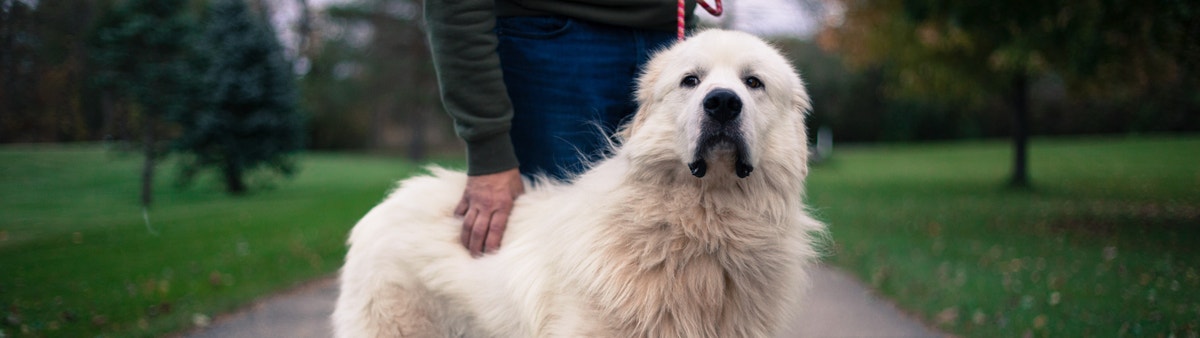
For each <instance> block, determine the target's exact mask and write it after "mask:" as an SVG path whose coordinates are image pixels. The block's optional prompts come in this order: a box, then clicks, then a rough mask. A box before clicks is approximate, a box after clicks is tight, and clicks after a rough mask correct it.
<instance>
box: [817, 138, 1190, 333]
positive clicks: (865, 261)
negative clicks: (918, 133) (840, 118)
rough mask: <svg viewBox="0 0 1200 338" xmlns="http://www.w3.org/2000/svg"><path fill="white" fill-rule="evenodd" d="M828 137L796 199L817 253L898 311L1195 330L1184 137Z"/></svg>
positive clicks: (994, 325) (1059, 326) (961, 323)
mask: <svg viewBox="0 0 1200 338" xmlns="http://www.w3.org/2000/svg"><path fill="white" fill-rule="evenodd" d="M1031 152H1032V153H1031V157H1030V163H1031V167H1030V170H1031V174H1032V178H1033V188H1032V189H1031V190H1012V189H1008V188H1006V187H1005V184H1004V183H1005V182H1006V179H1007V174H1008V168H1009V163H1010V162H1009V161H1010V156H1011V155H1010V154H1011V153H1010V151H1009V148H1008V145H1007V144H1006V143H1003V142H985V143H952V144H930V145H907V146H888V147H874V148H862V149H839V150H838V152H837V153H836V155H835V156H836V157H835V160H833V161H831V162H829V163H827V164H824V165H821V166H818V167H816V168H814V170H813V173H812V175H811V176H810V179H809V186H808V189H809V198H810V199H809V202H810V203H811V204H813V205H814V207H815V208H816V210H817V213H818V214H819V216H820V218H821V219H823V220H826V221H827V222H829V224H830V229H831V233H832V237H833V239H834V243H835V244H834V245H833V247H832V250H831V251H832V252H831V254H830V256H829V257H828V258H827V259H828V260H829V261H831V262H833V263H834V264H836V265H838V266H842V267H844V268H846V269H847V270H850V271H852V272H853V273H855V274H857V275H858V276H859V277H860V278H862V280H863V281H865V282H866V283H868V284H870V285H872V286H874V287H875V288H876V289H877V290H879V291H880V292H881V293H882V294H884V295H885V296H887V297H889V298H892V299H894V300H895V301H896V302H897V303H898V304H899V305H900V306H901V307H902V308H906V309H908V310H910V311H911V312H913V314H914V315H916V316H918V317H920V318H922V319H923V320H925V321H926V322H927V323H929V324H931V325H934V326H937V327H939V328H941V329H943V330H946V331H948V332H951V333H955V334H960V335H964V336H972V337H975V336H979V337H1015V336H1022V335H1026V334H1029V335H1032V336H1045V337H1086V336H1101V337H1116V336H1152V337H1166V336H1171V335H1172V334H1173V335H1174V336H1175V337H1196V335H1197V333H1198V332H1200V138H1198V137H1194V136H1193V137H1173V138H1167V137H1161V138H1131V139H1123V138H1096V139H1065V140H1055V139H1036V140H1035V141H1034V142H1033V143H1032V145H1031Z"/></svg>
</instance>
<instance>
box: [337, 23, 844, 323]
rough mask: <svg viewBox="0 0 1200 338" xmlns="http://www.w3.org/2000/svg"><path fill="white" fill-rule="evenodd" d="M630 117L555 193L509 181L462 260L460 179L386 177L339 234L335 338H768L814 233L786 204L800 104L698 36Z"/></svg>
mask: <svg viewBox="0 0 1200 338" xmlns="http://www.w3.org/2000/svg"><path fill="white" fill-rule="evenodd" d="M636 95H637V100H638V103H639V104H640V108H639V110H638V112H637V114H636V117H635V118H634V119H633V121H631V122H630V123H629V124H628V125H627V126H625V127H624V129H622V130H621V131H620V133H619V136H618V138H619V140H618V142H617V144H618V145H615V146H614V147H613V149H612V150H611V152H612V154H611V156H610V157H609V158H607V159H606V160H603V161H600V162H598V163H594V164H593V165H592V167H591V169H589V170H588V171H587V172H585V173H583V174H581V175H579V176H578V177H575V178H574V179H572V180H571V182H569V183H551V182H542V183H540V184H527V186H526V188H525V189H526V193H525V194H524V195H522V196H521V197H520V198H519V199H517V200H516V203H515V207H514V208H513V212H512V215H511V217H510V218H509V223H508V229H507V232H506V233H505V235H504V239H503V244H502V245H501V248H500V250H498V251H497V252H495V253H492V254H488V255H485V256H483V257H481V258H478V259H476V258H472V257H471V256H470V254H469V253H468V252H467V250H466V249H465V248H463V247H462V245H461V244H460V242H459V235H460V229H461V224H462V220H461V219H458V218H457V217H455V216H454V215H453V214H452V213H453V211H454V209H455V206H456V205H457V203H458V201H459V199H460V198H461V194H462V191H463V189H464V187H465V184H466V176H465V175H464V174H463V173H461V172H452V171H447V170H442V169H437V168H433V169H431V171H432V173H431V174H430V175H428V176H422V177H415V178H411V179H407V180H404V181H402V182H401V183H400V184H399V187H398V188H397V189H396V190H395V191H394V192H392V193H391V194H390V195H389V196H388V197H387V198H386V199H385V200H384V201H383V202H382V203H380V204H379V205H378V206H376V207H375V208H374V209H372V210H371V211H370V212H369V213H367V215H366V216H364V217H363V218H362V220H361V221H359V222H358V224H357V225H355V227H354V229H353V231H351V233H350V239H349V243H350V249H349V252H348V254H347V255H346V263H345V266H344V267H343V269H342V273H341V294H340V296H339V298H338V302H337V308H336V310H335V312H334V314H333V324H334V328H335V332H336V336H338V337H622V338H625V337H772V336H774V335H776V334H777V332H779V331H780V330H781V329H783V328H784V326H785V324H786V323H788V322H789V320H790V319H791V318H792V317H791V316H793V315H794V312H793V310H794V308H795V307H796V306H797V303H799V301H800V298H799V296H800V294H801V292H802V291H803V290H804V288H805V286H806V285H807V279H806V276H805V273H804V271H805V269H806V267H808V266H809V265H810V264H811V263H812V262H814V261H815V260H816V258H817V255H818V253H817V250H815V249H814V245H813V241H814V239H815V238H817V236H820V234H821V233H822V231H823V229H824V225H823V224H822V223H820V222H818V221H816V220H814V219H813V218H812V217H810V216H809V215H808V213H807V212H806V208H805V205H804V203H803V198H802V197H803V191H804V178H805V176H806V174H807V173H808V166H807V158H808V147H807V146H806V144H807V142H806V137H805V128H804V118H805V114H806V113H807V111H808V110H809V99H808V94H807V93H806V92H805V90H804V84H803V83H802V82H801V80H800V78H799V76H798V75H797V74H796V71H795V70H794V69H793V68H792V67H791V66H790V64H789V63H788V61H787V60H786V59H785V58H784V57H783V56H782V55H780V53H779V52H778V51H776V50H775V49H774V48H772V47H771V46H770V45H768V44H767V43H765V42H763V41H762V40H760V39H758V38H756V37H754V36H751V35H748V34H745V33H738V32H730V31H719V30H710V31H705V32H703V33H700V34H697V35H695V36H693V37H691V38H690V39H688V40H686V41H684V42H680V43H677V44H675V45H674V46H672V47H670V48H669V49H666V50H663V51H660V52H658V53H657V54H656V55H655V56H654V58H653V59H652V60H651V61H650V63H649V64H648V66H647V67H646V70H645V71H644V72H643V74H642V75H641V76H640V77H639V79H638V90H637V94H636Z"/></svg>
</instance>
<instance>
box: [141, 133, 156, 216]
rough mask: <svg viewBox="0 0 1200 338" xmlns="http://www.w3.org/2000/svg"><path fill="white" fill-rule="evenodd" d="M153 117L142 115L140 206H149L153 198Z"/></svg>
mask: <svg viewBox="0 0 1200 338" xmlns="http://www.w3.org/2000/svg"><path fill="white" fill-rule="evenodd" d="M154 122H155V121H154V118H153V117H151V116H150V115H149V114H144V115H143V116H142V155H143V157H144V160H143V161H142V207H146V208H149V207H150V203H151V202H152V201H153V199H154V196H153V194H154V189H153V188H154V160H155V156H157V155H156V154H155V151H154V142H155V138H156V137H155V135H154Z"/></svg>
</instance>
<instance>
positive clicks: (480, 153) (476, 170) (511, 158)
mask: <svg viewBox="0 0 1200 338" xmlns="http://www.w3.org/2000/svg"><path fill="white" fill-rule="evenodd" d="M517 165H518V162H517V153H516V151H514V150H513V144H512V139H511V138H509V136H508V133H500V134H497V135H495V136H492V137H489V138H486V139H482V140H476V141H473V142H467V175H469V176H478V175H487V174H495V173H498V172H501V171H505V170H509V169H512V168H516V167H517Z"/></svg>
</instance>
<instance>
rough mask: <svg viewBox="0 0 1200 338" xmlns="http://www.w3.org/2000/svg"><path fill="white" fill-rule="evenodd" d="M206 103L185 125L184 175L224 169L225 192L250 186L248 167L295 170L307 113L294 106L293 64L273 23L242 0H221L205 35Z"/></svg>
mask: <svg viewBox="0 0 1200 338" xmlns="http://www.w3.org/2000/svg"><path fill="white" fill-rule="evenodd" d="M203 50H204V51H205V52H206V53H207V55H208V57H207V60H208V66H207V67H208V68H207V72H206V73H205V77H204V78H205V84H206V87H207V89H206V90H205V92H206V95H207V97H206V98H207V103H208V108H207V109H201V110H196V111H193V112H191V113H190V114H189V115H188V116H187V117H186V118H184V119H183V120H182V121H181V123H182V124H183V126H184V135H183V136H181V137H180V139H179V140H178V142H177V147H178V148H179V149H180V150H183V151H184V152H186V153H187V154H188V157H187V159H186V162H185V166H184V167H185V168H184V176H185V179H186V178H190V177H192V176H194V175H195V174H196V173H198V172H199V171H201V170H203V169H205V168H216V169H218V170H219V171H220V173H221V175H222V177H223V179H224V182H225V187H226V190H227V191H229V192H230V193H233V194H240V193H243V192H245V191H246V188H247V187H246V183H245V176H246V174H247V173H249V172H251V171H253V170H256V169H259V168H266V169H268V170H272V171H277V172H279V173H282V174H284V175H285V176H290V175H291V174H292V173H293V172H294V169H295V166H294V162H293V159H292V156H291V155H292V154H294V153H295V152H297V151H299V150H300V149H301V147H302V138H303V137H302V135H303V134H302V133H303V118H302V116H301V115H300V114H299V112H298V109H297V106H296V100H297V95H296V87H295V83H294V79H293V75H292V72H291V68H290V64H289V63H288V62H286V60H284V57H283V54H282V48H281V47H280V45H279V41H278V40H277V38H276V36H275V34H274V32H273V31H272V30H271V28H270V26H269V25H268V23H266V22H263V20H262V19H261V18H260V17H259V16H256V15H253V14H252V13H251V12H250V10H249V8H248V7H247V6H246V4H245V3H244V2H243V0H216V1H213V2H212V3H211V6H210V7H209V13H208V20H207V23H206V29H205V32H204V37H203Z"/></svg>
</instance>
